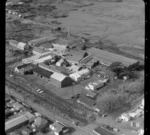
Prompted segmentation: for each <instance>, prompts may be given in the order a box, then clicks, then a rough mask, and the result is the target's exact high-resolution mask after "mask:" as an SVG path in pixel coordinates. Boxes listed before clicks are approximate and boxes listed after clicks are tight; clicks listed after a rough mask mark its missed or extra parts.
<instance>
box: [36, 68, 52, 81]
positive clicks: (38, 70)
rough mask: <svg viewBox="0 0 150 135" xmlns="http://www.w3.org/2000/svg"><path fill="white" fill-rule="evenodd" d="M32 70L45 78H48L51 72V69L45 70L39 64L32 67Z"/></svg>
mask: <svg viewBox="0 0 150 135" xmlns="http://www.w3.org/2000/svg"><path fill="white" fill-rule="evenodd" d="M33 72H34V74H36V75H38V76H40V77H44V78H46V79H48V80H49V79H50V76H51V75H52V74H53V72H52V71H49V70H46V69H44V68H41V67H39V66H36V67H35V68H34V69H33Z"/></svg>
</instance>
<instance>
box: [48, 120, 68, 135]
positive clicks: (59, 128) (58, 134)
mask: <svg viewBox="0 0 150 135" xmlns="http://www.w3.org/2000/svg"><path fill="white" fill-rule="evenodd" d="M49 127H50V129H51V130H53V131H54V134H55V135H62V134H63V133H66V132H68V129H67V127H65V126H64V125H62V124H61V123H59V122H54V123H53V124H51V125H50V126H49Z"/></svg>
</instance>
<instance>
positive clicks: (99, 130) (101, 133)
mask: <svg viewBox="0 0 150 135" xmlns="http://www.w3.org/2000/svg"><path fill="white" fill-rule="evenodd" d="M93 131H94V132H95V133H98V134H99V135H115V134H113V133H111V132H109V131H108V130H106V129H104V128H102V127H97V128H95V129H94V130H93Z"/></svg>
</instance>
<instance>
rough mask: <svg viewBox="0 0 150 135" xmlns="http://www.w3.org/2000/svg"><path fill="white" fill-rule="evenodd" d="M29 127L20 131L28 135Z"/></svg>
mask: <svg viewBox="0 0 150 135" xmlns="http://www.w3.org/2000/svg"><path fill="white" fill-rule="evenodd" d="M31 132H32V131H31V129H29V128H24V129H23V130H22V131H21V134H22V135H30V134H31Z"/></svg>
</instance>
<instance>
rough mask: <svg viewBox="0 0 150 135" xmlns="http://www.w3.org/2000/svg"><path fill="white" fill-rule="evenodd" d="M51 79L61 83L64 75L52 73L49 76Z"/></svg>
mask: <svg viewBox="0 0 150 135" xmlns="http://www.w3.org/2000/svg"><path fill="white" fill-rule="evenodd" d="M51 78H53V79H56V80H58V81H60V82H61V81H63V80H64V79H65V78H66V76H65V75H64V74H61V73H57V72H54V73H53V74H52V75H51Z"/></svg>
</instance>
